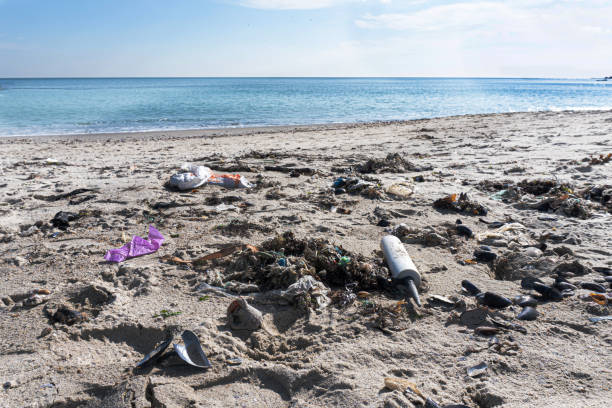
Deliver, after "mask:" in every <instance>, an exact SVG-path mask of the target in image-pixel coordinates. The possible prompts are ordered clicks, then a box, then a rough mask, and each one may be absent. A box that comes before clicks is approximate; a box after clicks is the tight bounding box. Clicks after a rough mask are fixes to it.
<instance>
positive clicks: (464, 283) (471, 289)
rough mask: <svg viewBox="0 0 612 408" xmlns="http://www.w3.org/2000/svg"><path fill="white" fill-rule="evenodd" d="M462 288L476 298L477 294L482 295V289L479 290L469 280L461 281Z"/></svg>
mask: <svg viewBox="0 0 612 408" xmlns="http://www.w3.org/2000/svg"><path fill="white" fill-rule="evenodd" d="M461 287H463V289H465V290H466V291H467V292H468V293H469V294H470V295H472V296H476V295H477V294H479V293H480V289H478V287H476V285H474V284H473V283H472V282H470V281H469V280H467V279H464V280H462V281H461Z"/></svg>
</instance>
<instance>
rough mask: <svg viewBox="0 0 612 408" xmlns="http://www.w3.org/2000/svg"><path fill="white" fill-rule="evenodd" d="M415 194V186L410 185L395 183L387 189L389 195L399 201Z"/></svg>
mask: <svg viewBox="0 0 612 408" xmlns="http://www.w3.org/2000/svg"><path fill="white" fill-rule="evenodd" d="M413 192H414V186H412V185H411V184H409V183H395V184H392V185H390V186H389V187H387V193H388V194H390V195H391V196H393V197H394V198H397V199H399V200H405V199H407V198H408V197H410V196H411V195H412V193H413Z"/></svg>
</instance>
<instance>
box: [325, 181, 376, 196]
mask: <svg viewBox="0 0 612 408" xmlns="http://www.w3.org/2000/svg"><path fill="white" fill-rule="evenodd" d="M332 187H333V189H334V193H335V194H336V195H339V194H345V193H348V194H352V195H360V196H363V197H366V198H369V199H385V198H386V195H385V191H384V190H383V188H382V185H381V183H380V181H379V180H376V179H369V180H366V179H365V178H357V177H338V178H337V179H336V180H334V183H333V184H332Z"/></svg>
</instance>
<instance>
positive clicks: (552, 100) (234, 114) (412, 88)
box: [0, 78, 612, 136]
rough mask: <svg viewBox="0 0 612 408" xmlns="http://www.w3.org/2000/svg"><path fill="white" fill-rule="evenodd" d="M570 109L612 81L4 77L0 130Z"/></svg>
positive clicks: (593, 103) (596, 97) (129, 128)
mask: <svg viewBox="0 0 612 408" xmlns="http://www.w3.org/2000/svg"><path fill="white" fill-rule="evenodd" d="M566 109H571V110H587V109H598V110H604V109H612V81H609V82H597V81H595V80H581V79H576V80H574V79H503V78H500V79H473V78H71V79H59V78H58V79H42V78H41V79H1V78H0V135H2V136H17V135H49V134H72V133H104V132H134V131H147V130H174V129H203V128H220V127H244V126H263V125H294V124H318V123H352V122H370V121H387V120H406V119H420V118H432V117H440V116H450V115H463V114H474V113H495V112H518V111H547V110H566Z"/></svg>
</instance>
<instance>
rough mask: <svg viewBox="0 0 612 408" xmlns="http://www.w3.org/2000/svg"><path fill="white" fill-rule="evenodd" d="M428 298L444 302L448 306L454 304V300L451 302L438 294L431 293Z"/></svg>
mask: <svg viewBox="0 0 612 408" xmlns="http://www.w3.org/2000/svg"><path fill="white" fill-rule="evenodd" d="M429 300H434V301H437V302H440V303H444V304H445V305H448V306H455V302H453V301H452V300H450V299H449V298H447V297H444V296H440V295H431V296H430V297H429Z"/></svg>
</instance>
